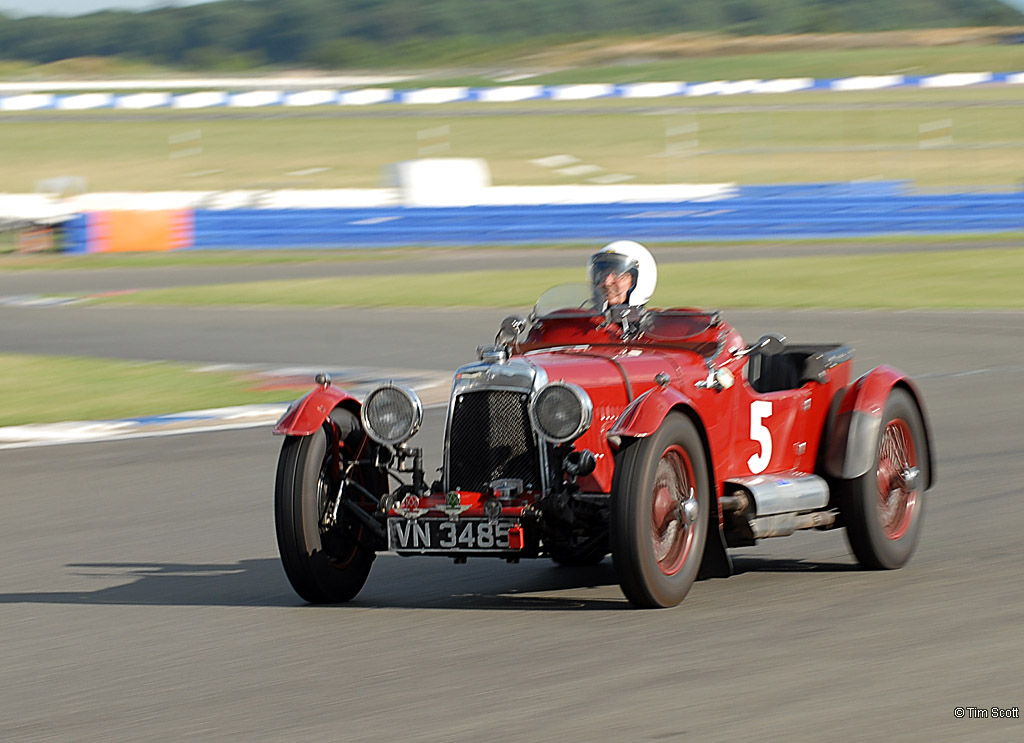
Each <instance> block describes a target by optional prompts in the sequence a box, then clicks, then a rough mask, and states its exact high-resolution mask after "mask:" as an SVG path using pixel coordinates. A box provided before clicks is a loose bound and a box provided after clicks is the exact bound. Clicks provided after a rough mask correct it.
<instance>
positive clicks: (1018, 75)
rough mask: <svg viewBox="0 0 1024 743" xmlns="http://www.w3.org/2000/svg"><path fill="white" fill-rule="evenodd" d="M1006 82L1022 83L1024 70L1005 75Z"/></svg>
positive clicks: (1012, 83) (1023, 82)
mask: <svg viewBox="0 0 1024 743" xmlns="http://www.w3.org/2000/svg"><path fill="white" fill-rule="evenodd" d="M1006 82H1008V83H1010V84H1011V85H1024V72H1015V73H1014V74H1012V75H1007V76H1006Z"/></svg>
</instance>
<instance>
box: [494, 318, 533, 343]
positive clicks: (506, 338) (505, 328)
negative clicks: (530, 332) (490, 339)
mask: <svg viewBox="0 0 1024 743" xmlns="http://www.w3.org/2000/svg"><path fill="white" fill-rule="evenodd" d="M524 330H526V320H524V319H523V317H522V316H520V315H509V316H508V317H506V318H505V319H504V320H502V321H501V327H500V328H498V334H497V335H496V336H494V344H495V345H497V346H514V345H515V344H516V343H518V342H519V334H520V333H522V332H523V331H524Z"/></svg>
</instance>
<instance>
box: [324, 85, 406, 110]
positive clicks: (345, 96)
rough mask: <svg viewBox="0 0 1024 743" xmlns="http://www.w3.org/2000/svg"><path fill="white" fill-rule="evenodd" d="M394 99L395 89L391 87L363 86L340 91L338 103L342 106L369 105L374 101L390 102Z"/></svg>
mask: <svg viewBox="0 0 1024 743" xmlns="http://www.w3.org/2000/svg"><path fill="white" fill-rule="evenodd" d="M394 100H395V91H393V90H392V89H391V88H364V89H363V90H350V91H348V92H347V93H342V94H341V95H340V96H339V98H338V103H340V104H341V105H343V106H369V105H372V104H374V103H391V102H393V101H394Z"/></svg>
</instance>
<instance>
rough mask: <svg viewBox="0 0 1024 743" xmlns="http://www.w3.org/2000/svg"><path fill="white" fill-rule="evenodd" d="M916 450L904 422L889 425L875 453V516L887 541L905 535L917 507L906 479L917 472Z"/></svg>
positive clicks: (911, 486) (915, 496)
mask: <svg viewBox="0 0 1024 743" xmlns="http://www.w3.org/2000/svg"><path fill="white" fill-rule="evenodd" d="M917 469H918V467H917V449H916V447H915V446H914V439H913V435H912V434H911V432H910V427H909V426H908V425H907V422H906V421H905V420H894V421H890V422H889V424H888V425H887V426H886V427H885V431H884V432H883V433H882V441H881V445H880V446H879V450H878V471H877V479H878V513H879V516H880V517H881V521H882V529H883V531H884V532H885V536H886V537H888V538H889V539H899V538H900V537H902V536H903V535H904V534H906V533H907V529H908V528H909V527H910V523H911V521H913V519H914V509H915V508H916V507H917V489H916V488H914V487H913V483H909V484H908V479H909V477H910V475H909V474H908V473H912V472H914V471H915V470H917Z"/></svg>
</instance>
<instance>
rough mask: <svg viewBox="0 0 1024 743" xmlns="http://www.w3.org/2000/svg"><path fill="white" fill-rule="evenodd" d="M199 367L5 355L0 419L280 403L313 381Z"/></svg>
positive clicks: (0, 367)
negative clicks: (271, 380) (263, 380)
mask: <svg viewBox="0 0 1024 743" xmlns="http://www.w3.org/2000/svg"><path fill="white" fill-rule="evenodd" d="M196 369H197V367H194V366H189V365H185V364H174V363H169V362H163V361H160V362H139V361H118V360H111V359H91V358H79V357H73V356H32V355H25V354H0V426H13V425H21V424H24V423H54V422H57V421H68V420H109V419H116V418H128V417H133V416H140V415H160V414H164V413H179V412H181V411H183V410H201V409H204V408H215V407H227V406H232V405H250V404H254V403H274V402H281V401H284V400H289V399H294V398H295V397H298V396H299V394H301V393H302V392H304V391H305V390H306V389H308V388H309V387H311V386H312V384H308V385H305V386H303V387H302V388H294V389H288V388H285V389H281V388H277V389H271V390H267V389H260V380H258V379H256V378H255V377H253V376H247V375H245V374H242V373H228V372H205V371H204V372H202V373H200V372H198V371H197V370H196Z"/></svg>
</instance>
